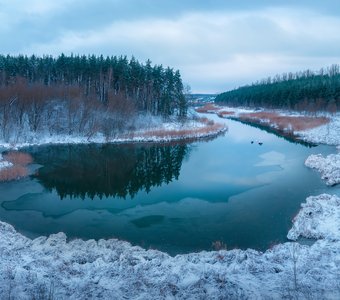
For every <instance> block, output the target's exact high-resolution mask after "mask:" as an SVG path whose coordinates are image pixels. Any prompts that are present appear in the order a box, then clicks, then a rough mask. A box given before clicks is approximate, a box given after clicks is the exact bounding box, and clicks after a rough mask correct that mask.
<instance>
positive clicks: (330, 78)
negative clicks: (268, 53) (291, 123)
mask: <svg viewBox="0 0 340 300" xmlns="http://www.w3.org/2000/svg"><path fill="white" fill-rule="evenodd" d="M215 101H216V102H218V103H224V104H227V105H230V106H249V107H257V106H260V107H270V108H284V109H296V110H306V111H312V112H314V111H318V110H327V111H330V112H335V111H337V109H339V108H340V72H339V65H332V66H331V67H328V68H327V69H323V68H322V69H321V70H320V71H319V72H312V71H310V70H306V71H303V72H298V73H284V74H282V75H276V76H275V77H274V78H271V77H268V78H267V79H263V80H261V81H258V82H255V83H253V84H252V85H248V86H243V87H239V88H237V89H235V90H232V91H228V92H225V93H222V94H220V95H218V96H217V97H216V99H215Z"/></svg>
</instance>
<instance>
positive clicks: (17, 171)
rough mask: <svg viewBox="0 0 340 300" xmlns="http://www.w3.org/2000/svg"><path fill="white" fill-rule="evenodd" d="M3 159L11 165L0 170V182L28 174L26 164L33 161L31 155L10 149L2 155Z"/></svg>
mask: <svg viewBox="0 0 340 300" xmlns="http://www.w3.org/2000/svg"><path fill="white" fill-rule="evenodd" d="M3 159H4V160H6V161H9V162H11V163H12V164H13V165H12V166H11V167H8V168H4V169H2V170H0V182H2V181H11V180H17V179H20V178H23V177H26V176H27V175H28V169H27V167H26V166H27V165H28V164H30V163H32V162H33V159H32V156H31V155H29V154H27V153H23V152H17V151H11V152H8V153H7V154H4V155H3Z"/></svg>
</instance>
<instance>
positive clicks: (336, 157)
mask: <svg viewBox="0 0 340 300" xmlns="http://www.w3.org/2000/svg"><path fill="white" fill-rule="evenodd" d="M305 165H306V166H307V167H309V168H313V169H316V170H318V171H319V172H320V173H321V178H322V179H325V180H326V183H327V185H335V184H338V183H340V153H337V154H330V155H328V156H326V157H323V156H322V155H321V154H316V155H315V154H312V155H310V156H309V157H308V158H307V159H306V161H305Z"/></svg>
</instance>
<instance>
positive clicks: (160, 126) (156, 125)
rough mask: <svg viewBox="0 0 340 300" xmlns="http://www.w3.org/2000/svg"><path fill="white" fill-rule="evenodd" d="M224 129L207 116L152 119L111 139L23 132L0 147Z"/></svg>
mask: <svg viewBox="0 0 340 300" xmlns="http://www.w3.org/2000/svg"><path fill="white" fill-rule="evenodd" d="M226 130H227V127H226V126H225V125H224V124H222V123H218V122H214V121H212V120H209V119H207V118H198V117H197V118H194V119H188V120H186V121H183V122H178V121H168V122H161V121H157V122H153V121H152V120H151V121H150V124H149V125H147V126H145V124H144V125H143V126H141V127H140V128H139V129H135V130H131V131H130V132H125V133H121V134H119V133H117V134H115V135H114V136H112V137H111V138H107V137H105V136H104V135H103V134H100V133H97V134H95V135H93V136H90V137H89V136H82V135H72V134H69V135H65V134H63V135H51V134H48V133H46V134H40V135H36V136H35V135H32V134H29V133H28V134H27V137H26V140H24V141H12V142H4V141H1V140H0V150H1V148H2V149H3V150H8V149H9V150H10V149H14V150H17V149H20V148H24V147H28V146H32V145H46V144H90V143H96V144H105V143H139V142H140V143H144V142H155V143H157V142H170V141H180V140H193V139H200V138H206V137H214V136H216V135H219V134H221V133H223V132H225V131H226Z"/></svg>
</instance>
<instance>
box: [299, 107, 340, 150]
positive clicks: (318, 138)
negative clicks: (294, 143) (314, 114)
mask: <svg viewBox="0 0 340 300" xmlns="http://www.w3.org/2000/svg"><path fill="white" fill-rule="evenodd" d="M329 118H330V122H329V123H328V124H326V125H322V126H319V127H316V128H313V129H310V130H305V131H298V132H295V133H296V134H297V135H298V136H300V137H301V138H302V139H304V140H305V141H308V142H312V143H316V144H327V145H335V146H336V145H340V113H337V114H335V115H331V116H329Z"/></svg>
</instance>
